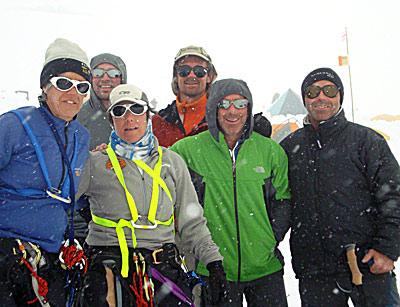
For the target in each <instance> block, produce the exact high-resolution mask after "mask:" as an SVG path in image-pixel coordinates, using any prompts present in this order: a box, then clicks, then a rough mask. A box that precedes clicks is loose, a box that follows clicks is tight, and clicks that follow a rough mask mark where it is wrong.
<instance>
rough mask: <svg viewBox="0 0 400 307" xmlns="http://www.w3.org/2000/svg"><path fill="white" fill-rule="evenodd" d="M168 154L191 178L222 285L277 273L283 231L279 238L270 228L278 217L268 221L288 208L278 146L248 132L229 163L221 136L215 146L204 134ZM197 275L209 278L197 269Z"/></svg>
mask: <svg viewBox="0 0 400 307" xmlns="http://www.w3.org/2000/svg"><path fill="white" fill-rule="evenodd" d="M171 149H172V150H174V151H176V152H177V153H178V154H180V155H181V156H182V157H183V159H184V160H185V161H186V163H187V165H188V168H189V169H190V171H191V173H192V175H193V178H192V179H193V182H194V184H195V186H196V191H197V193H198V195H199V199H200V203H202V205H203V206H204V215H205V217H206V219H207V226H208V228H209V229H210V232H211V235H212V238H213V240H214V242H215V243H216V244H217V245H218V246H219V248H220V252H221V254H222V255H223V257H224V269H225V271H226V273H227V279H228V280H230V281H251V280H255V279H257V278H260V277H263V276H266V275H269V274H272V273H274V272H277V271H279V270H281V269H282V264H281V262H280V261H279V260H278V258H277V257H276V246H277V240H282V238H283V236H284V233H285V232H286V231H287V228H286V229H285V230H284V231H282V232H283V233H280V234H278V233H277V231H275V233H274V231H273V225H272V224H273V223H272V219H274V221H275V220H277V221H276V222H278V224H279V223H280V222H281V221H279V219H280V217H279V213H278V214H277V215H276V218H275V216H272V215H274V214H275V213H274V212H279V211H282V210H286V209H288V208H287V207H288V206H290V205H289V202H288V199H289V198H290V193H289V188H288V179H287V171H288V166H287V165H288V163H287V157H286V154H285V152H284V151H283V149H282V148H281V146H280V145H279V144H277V143H275V142H274V141H273V140H271V139H268V138H265V137H263V136H261V135H260V134H258V133H255V132H253V133H251V135H250V136H249V137H248V138H246V139H245V140H244V142H243V143H242V144H241V145H240V148H239V150H238V152H237V155H236V159H234V158H231V153H230V150H229V148H228V146H227V144H226V143H225V139H224V136H223V135H222V133H221V132H219V141H217V140H216V139H215V138H214V137H213V136H212V135H211V134H210V132H209V131H205V132H202V133H200V134H198V135H196V136H192V137H187V138H185V139H182V140H180V141H178V142H177V143H175V144H174V145H173V146H172V147H171ZM234 156H235V155H234ZM234 160H236V161H234ZM285 219H286V221H283V222H282V223H287V224H288V220H289V216H287V215H286V216H285ZM274 229H275V228H274ZM197 272H198V273H199V274H202V275H208V271H207V269H206V268H205V266H204V264H202V263H199V265H198V266H197Z"/></svg>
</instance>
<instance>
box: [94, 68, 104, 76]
mask: <svg viewBox="0 0 400 307" xmlns="http://www.w3.org/2000/svg"><path fill="white" fill-rule="evenodd" d="M92 73H93V77H97V78H101V77H103V75H104V69H101V68H96V69H93V70H92Z"/></svg>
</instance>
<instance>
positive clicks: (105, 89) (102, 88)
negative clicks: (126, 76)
mask: <svg viewBox="0 0 400 307" xmlns="http://www.w3.org/2000/svg"><path fill="white" fill-rule="evenodd" d="M95 68H101V69H104V70H110V69H118V68H116V67H115V66H114V65H112V64H110V63H101V64H99V65H97V66H96V67H95ZM121 80H122V79H121V77H115V78H111V77H110V76H109V75H108V74H107V73H105V74H104V75H103V76H102V77H95V76H93V78H92V86H93V91H94V92H95V93H96V96H97V97H99V99H100V100H101V102H102V103H103V105H104V107H105V109H108V107H109V106H110V93H111V91H112V90H113V88H114V87H116V86H117V85H120V84H121Z"/></svg>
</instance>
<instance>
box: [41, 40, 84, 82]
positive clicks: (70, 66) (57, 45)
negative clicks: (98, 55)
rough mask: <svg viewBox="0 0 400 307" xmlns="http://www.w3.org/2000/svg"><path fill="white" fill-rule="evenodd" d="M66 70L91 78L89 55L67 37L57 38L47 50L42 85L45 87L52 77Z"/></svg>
mask: <svg viewBox="0 0 400 307" xmlns="http://www.w3.org/2000/svg"><path fill="white" fill-rule="evenodd" d="M64 72H74V73H77V74H78V75H81V76H82V77H83V78H85V80H87V81H89V82H90V80H91V75H90V68H89V60H88V57H87V55H86V53H85V51H83V50H82V49H81V47H79V46H78V45H77V44H75V43H73V42H71V41H69V40H67V39H65V38H57V39H56V40H55V41H54V42H52V43H51V44H50V46H49V47H48V48H47V50H46V55H45V61H44V64H43V69H42V73H41V74H40V87H41V88H43V87H44V86H45V85H46V84H47V83H48V82H49V80H50V79H51V78H52V77H55V76H58V75H59V74H62V73H64Z"/></svg>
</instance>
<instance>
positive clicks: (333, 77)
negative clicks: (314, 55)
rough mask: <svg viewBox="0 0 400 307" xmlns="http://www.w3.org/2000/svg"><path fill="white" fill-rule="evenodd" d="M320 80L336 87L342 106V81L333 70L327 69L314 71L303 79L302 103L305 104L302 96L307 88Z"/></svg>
mask: <svg viewBox="0 0 400 307" xmlns="http://www.w3.org/2000/svg"><path fill="white" fill-rule="evenodd" d="M321 80H328V81H331V82H332V83H333V84H335V85H336V86H337V88H338V89H339V93H340V105H342V103H343V95H344V90H343V83H342V80H340V77H339V75H338V74H337V73H336V72H335V71H334V70H333V69H331V68H328V67H322V68H318V69H315V70H313V71H312V72H310V73H309V74H308V75H307V76H306V77H305V79H304V81H303V83H302V84H301V98H303V103H305V101H304V96H305V93H306V90H307V88H308V87H309V86H310V85H312V84H314V83H315V82H317V81H321Z"/></svg>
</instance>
